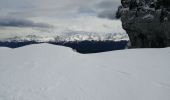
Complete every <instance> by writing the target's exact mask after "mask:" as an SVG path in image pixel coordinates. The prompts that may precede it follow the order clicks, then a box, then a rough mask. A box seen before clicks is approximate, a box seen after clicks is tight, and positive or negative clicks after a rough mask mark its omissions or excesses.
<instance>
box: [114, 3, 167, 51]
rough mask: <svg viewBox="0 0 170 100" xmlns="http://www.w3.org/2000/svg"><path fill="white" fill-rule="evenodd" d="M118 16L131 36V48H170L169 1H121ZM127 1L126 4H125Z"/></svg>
mask: <svg viewBox="0 0 170 100" xmlns="http://www.w3.org/2000/svg"><path fill="white" fill-rule="evenodd" d="M121 1H122V3H124V4H122V6H121V7H119V9H118V12H117V15H118V16H119V17H120V18H121V21H122V26H123V28H124V29H125V30H126V32H127V34H128V35H129V38H130V42H131V46H130V47H131V48H161V47H167V46H170V14H169V8H170V1H169V0H158V1H157V0H121ZM123 1H126V2H123Z"/></svg>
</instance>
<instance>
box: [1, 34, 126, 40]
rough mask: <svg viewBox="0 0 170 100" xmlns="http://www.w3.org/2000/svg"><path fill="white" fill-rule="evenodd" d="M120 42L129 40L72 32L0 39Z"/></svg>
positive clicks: (10, 36) (3, 38) (117, 35)
mask: <svg viewBox="0 0 170 100" xmlns="http://www.w3.org/2000/svg"><path fill="white" fill-rule="evenodd" d="M86 40H88V41H106V40H107V41H108V40H110V41H121V40H126V41H128V40H129V37H128V35H127V34H126V33H105V34H99V33H98V34H97V33H87V32H77V33H75V32H73V33H71V32H70V33H65V34H62V35H61V34H56V35H40V34H38V35H35V34H34V35H27V34H26V35H24V34H22V35H19V34H18V35H6V34H3V35H2V37H0V41H8V42H11V41H20V42H22V41H36V42H59V41H60V42H63V41H65V42H72V41H86Z"/></svg>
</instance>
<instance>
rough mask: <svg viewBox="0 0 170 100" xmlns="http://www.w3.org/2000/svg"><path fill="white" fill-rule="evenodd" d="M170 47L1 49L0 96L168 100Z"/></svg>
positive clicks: (14, 99)
mask: <svg viewBox="0 0 170 100" xmlns="http://www.w3.org/2000/svg"><path fill="white" fill-rule="evenodd" d="M169 59H170V48H164V49H131V50H120V51H110V52H105V53H96V54H87V55H83V54H79V53H76V52H74V51H73V50H71V49H70V48H67V47H62V46H56V45H50V44H36V45H29V46H26V47H21V48H17V49H9V48H4V47H1V48H0V100H170V78H169V77H170V61H169Z"/></svg>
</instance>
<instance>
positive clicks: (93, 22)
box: [0, 0, 124, 33]
mask: <svg viewBox="0 0 170 100" xmlns="http://www.w3.org/2000/svg"><path fill="white" fill-rule="evenodd" d="M0 2H1V3H0V13H1V15H0V17H1V18H4V17H7V18H9V16H10V18H11V19H14V20H11V19H10V20H9V19H5V20H0V33H5V32H6V33H18V32H19V31H21V30H25V31H26V32H27V31H29V32H30V33H31V32H35V31H36V32H48V33H49V32H50V33H60V32H63V31H87V32H88V31H89V32H100V33H101V32H112V33H114V32H116V33H118V32H121V33H122V32H124V30H123V29H122V27H121V23H120V22H119V21H117V20H113V19H114V14H115V11H116V9H117V6H118V5H119V4H120V0H5V1H4V0H0ZM16 18H17V21H18V22H16V20H15V19H16ZM19 19H20V20H19ZM110 19H111V20H110ZM23 21H24V22H23ZM14 22H15V23H14ZM21 22H22V23H21ZM25 22H27V23H25ZM28 22H29V25H28ZM16 24H17V25H16ZM18 24H20V25H18ZM21 26H22V27H21ZM44 26H45V27H48V26H54V27H53V28H52V27H49V28H48V29H47V28H45V27H44ZM11 27H12V28H13V29H14V28H16V30H15V31H14V30H11ZM35 27H36V28H35ZM37 27H38V28H37ZM28 28H29V30H28ZM7 31H8V32H7Z"/></svg>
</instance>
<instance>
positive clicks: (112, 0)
mask: <svg viewBox="0 0 170 100" xmlns="http://www.w3.org/2000/svg"><path fill="white" fill-rule="evenodd" d="M119 5H120V0H105V1H101V2H99V3H97V4H96V5H95V6H96V8H97V9H98V10H97V16H98V17H100V18H108V19H111V20H113V19H115V14H116V11H117V8H118V6H119Z"/></svg>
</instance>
